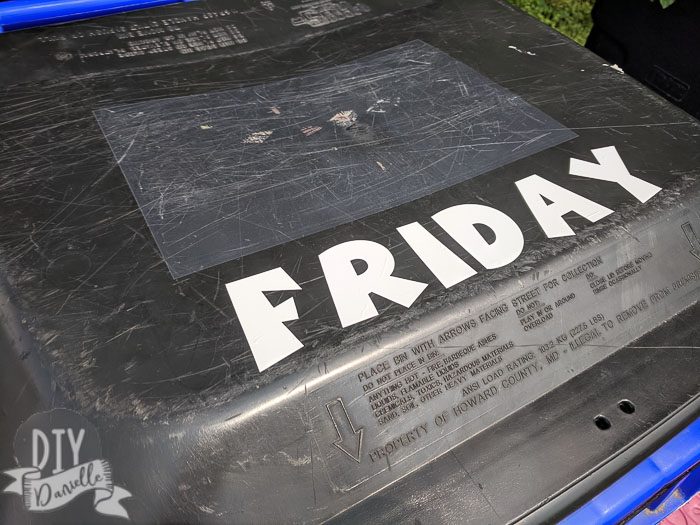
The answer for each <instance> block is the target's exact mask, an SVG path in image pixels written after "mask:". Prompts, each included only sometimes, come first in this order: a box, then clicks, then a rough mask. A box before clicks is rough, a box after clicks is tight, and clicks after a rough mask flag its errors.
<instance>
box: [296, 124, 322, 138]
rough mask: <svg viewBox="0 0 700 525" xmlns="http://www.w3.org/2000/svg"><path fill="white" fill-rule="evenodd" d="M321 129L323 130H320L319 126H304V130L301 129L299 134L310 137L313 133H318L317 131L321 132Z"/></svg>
mask: <svg viewBox="0 0 700 525" xmlns="http://www.w3.org/2000/svg"><path fill="white" fill-rule="evenodd" d="M321 129H323V128H321V126H306V127H305V128H301V132H302V133H303V134H304V135H305V136H307V137H310V136H311V135H313V134H314V133H318V132H319V131H321Z"/></svg>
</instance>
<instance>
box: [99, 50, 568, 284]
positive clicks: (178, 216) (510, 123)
mask: <svg viewBox="0 0 700 525" xmlns="http://www.w3.org/2000/svg"><path fill="white" fill-rule="evenodd" d="M96 116H97V118H98V120H99V123H100V126H101V128H102V130H103V132H104V134H105V136H106V137H107V140H108V141H109V144H110V146H111V148H112V151H113V153H114V156H115V157H116V159H117V160H118V162H119V165H120V166H121V169H122V171H123V172H124V175H125V177H126V179H127V181H128V183H129V185H130V187H131V190H132V191H133V193H134V196H135V198H136V200H137V202H138V204H139V207H140V209H141V211H142V212H143V215H144V217H145V219H146V221H147V223H148V225H149V227H150V229H151V232H152V233H153V236H154V237H155V240H156V242H157V243H158V246H159V248H160V250H161V252H162V255H163V257H164V259H165V261H166V263H167V265H168V267H169V269H170V271H171V273H172V275H173V276H174V277H175V278H178V277H182V276H185V275H188V274H190V273H193V272H196V271H199V270H203V269H205V268H208V267H211V266H214V265H216V264H220V263H223V262H226V261H230V260H233V259H237V258H239V257H242V256H245V255H248V254H251V253H254V252H257V251H260V250H263V249H266V248H270V247H273V246H276V245H279V244H282V243H285V242H288V241H290V240H294V239H298V238H301V237H303V236H306V235H309V234H313V233H316V232H319V231H322V230H325V229H327V228H331V227H334V226H337V225H340V224H343V223H347V222H351V221H354V220H357V219H361V218H363V217H366V216H368V215H371V214H374V213H377V212H380V211H383V210H386V209H389V208H392V207H394V206H397V205H400V204H402V203H406V202H409V201H412V200H415V199H418V198H420V197H423V196H426V195H429V194H431V193H433V192H435V191H437V190H440V189H444V188H447V187H450V186H453V185H455V184H458V183H460V182H464V181H466V180H469V179H471V178H473V177H476V176H479V175H481V174H483V173H486V172H488V171H490V170H493V169H495V168H498V167H500V166H504V165H506V164H509V163H511V162H513V161H515V160H518V159H521V158H523V157H527V156H529V155H532V154H534V153H537V152H539V151H542V150H544V149H546V148H549V147H552V146H554V145H557V144H560V143H562V142H564V141H567V140H570V139H572V138H574V137H575V136H576V135H575V134H574V133H573V132H572V131H570V130H569V129H567V128H565V127H564V126H563V125H562V124H560V123H559V122H557V121H555V120H554V119H552V118H551V117H549V116H547V115H546V114H544V113H543V112H541V111H540V110H538V109H536V108H534V107H533V106H531V105H529V104H528V103H526V102H525V101H524V100H523V99H521V98H520V97H518V96H516V95H514V94H513V93H511V92H509V91H508V90H506V89H504V88H503V87H502V86H500V85H498V84H496V83H495V82H492V81H491V80H489V79H487V78H486V77H484V76H483V75H481V74H479V73H478V72H476V71H475V70H473V69H472V68H470V67H469V66H467V65H465V64H463V63H461V62H459V61H457V60H455V59H453V58H452V57H450V56H449V55H447V54H446V53H443V52H441V51H439V50H438V49H435V48H434V47H432V46H430V45H428V44H425V43H423V42H420V41H414V42H410V43H407V44H404V45H401V46H398V47H395V48H392V49H389V50H386V51H382V52H379V53H376V54H374V55H371V56H368V57H365V58H362V59H359V60H356V61H353V62H350V63H347V64H343V65H339V66H334V67H331V68H328V69H325V70H323V71H319V72H315V73H310V74H307V75H303V76H298V77H294V78H291V79H287V80H281V81H275V82H271V83H267V84H263V85H259V86H254V87H247V88H242V89H236V90H231V91H223V92H217V93H209V94H202V95H193V96H188V97H181V98H172V99H165V100H156V101H148V102H142V103H137V104H132V105H127V106H120V107H113V108H106V109H101V110H99V111H97V112H96Z"/></svg>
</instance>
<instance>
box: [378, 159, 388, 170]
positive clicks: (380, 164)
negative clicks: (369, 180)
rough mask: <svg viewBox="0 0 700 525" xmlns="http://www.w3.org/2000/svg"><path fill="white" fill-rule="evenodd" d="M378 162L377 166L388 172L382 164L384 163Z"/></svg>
mask: <svg viewBox="0 0 700 525" xmlns="http://www.w3.org/2000/svg"><path fill="white" fill-rule="evenodd" d="M376 162H377V166H379V167H380V168H382V171H386V168H385V167H384V164H382V163H381V162H379V161H376Z"/></svg>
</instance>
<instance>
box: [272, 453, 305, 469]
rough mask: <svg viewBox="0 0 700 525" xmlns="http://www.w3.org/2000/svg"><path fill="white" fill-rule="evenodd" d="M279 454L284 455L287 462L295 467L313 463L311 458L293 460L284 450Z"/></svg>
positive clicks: (301, 457)
mask: <svg viewBox="0 0 700 525" xmlns="http://www.w3.org/2000/svg"><path fill="white" fill-rule="evenodd" d="M279 454H281V455H283V456H284V457H285V459H286V460H287V462H288V463H289V464H290V465H293V466H295V467H301V466H302V465H309V464H310V463H311V456H299V457H298V458H293V457H292V456H290V455H289V454H287V453H286V452H284V451H283V450H280V451H279Z"/></svg>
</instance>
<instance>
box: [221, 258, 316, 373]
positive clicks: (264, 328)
mask: <svg viewBox="0 0 700 525" xmlns="http://www.w3.org/2000/svg"><path fill="white" fill-rule="evenodd" d="M226 290H227V291H228V294H229V296H230V297H231V302H232V303H233V308H234V309H235V310H236V315H238V320H239V321H240V323H241V326H242V327H243V332H244V333H245V336H246V339H248V344H249V345H250V350H251V351H252V352H253V357H254V358H255V363H256V364H257V365H258V370H260V371H261V372H262V371H263V370H265V369H266V368H269V367H271V366H272V365H274V364H275V363H277V362H279V361H281V360H282V359H284V358H285V357H287V356H288V355H290V354H293V353H294V352H296V351H297V350H299V349H300V348H301V347H302V346H304V345H302V344H301V341H299V339H297V338H296V337H295V336H294V334H293V333H292V332H291V331H290V330H289V329H288V328H287V327H286V326H284V324H283V323H284V322H285V321H293V320H295V319H299V314H298V313H297V307H296V304H295V303H294V299H293V298H291V297H290V298H289V299H287V300H286V301H284V302H283V303H282V304H280V305H277V306H272V305H271V304H270V301H268V300H267V298H266V297H265V295H264V294H263V292H275V291H282V290H301V287H300V286H299V285H298V284H297V283H296V282H294V279H292V278H291V277H290V276H289V274H287V272H285V271H284V270H283V269H282V268H275V269H273V270H268V271H267V272H263V273H259V274H257V275H252V276H250V277H246V278H244V279H240V280H239V281H234V282H232V283H228V284H227V285H226Z"/></svg>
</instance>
